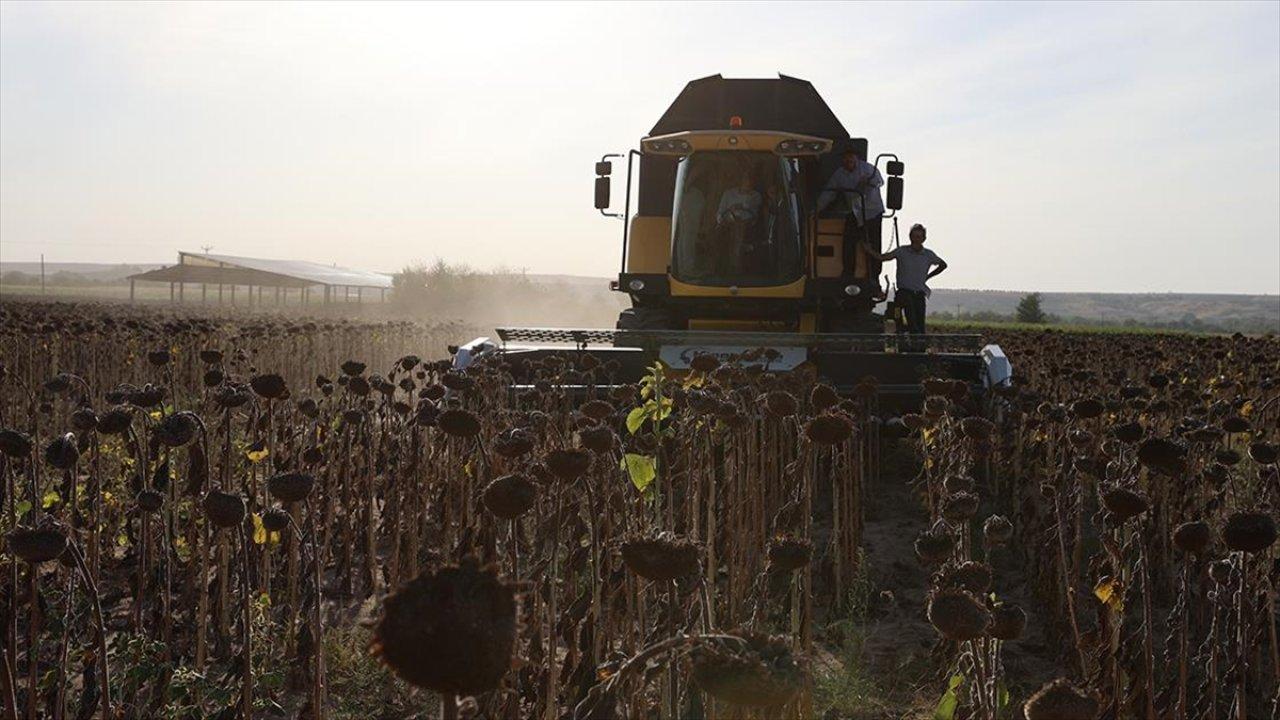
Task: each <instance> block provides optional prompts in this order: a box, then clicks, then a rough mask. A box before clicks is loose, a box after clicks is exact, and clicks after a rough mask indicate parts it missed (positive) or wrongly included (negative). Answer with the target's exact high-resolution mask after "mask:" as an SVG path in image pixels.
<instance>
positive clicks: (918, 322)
mask: <svg viewBox="0 0 1280 720" xmlns="http://www.w3.org/2000/svg"><path fill="white" fill-rule="evenodd" d="M894 302H895V303H896V304H897V306H898V307H900V308H902V314H903V315H904V316H905V317H906V319H907V332H909V333H921V334H922V333H924V309H925V297H924V293H922V292H917V291H915V290H903V289H902V288H898V293H897V295H895V296H894Z"/></svg>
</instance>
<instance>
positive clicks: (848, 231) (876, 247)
mask: <svg viewBox="0 0 1280 720" xmlns="http://www.w3.org/2000/svg"><path fill="white" fill-rule="evenodd" d="M840 159H841V164H840V167H838V168H836V170H835V172H833V173H831V179H830V180H828V181H827V185H826V187H824V188H823V189H822V192H820V193H818V208H817V209H818V212H819V213H821V212H822V211H823V210H825V209H826V208H827V207H828V206H830V205H832V203H835V201H836V200H837V199H839V200H841V201H842V202H841V203H836V204H837V205H838V206H842V208H843V209H844V211H845V212H847V213H849V217H847V218H846V219H845V226H844V261H845V263H846V264H847V265H848V272H849V273H850V274H852V273H853V268H854V257H853V249H854V247H855V246H856V245H857V244H858V243H866V244H868V245H869V246H870V249H871V250H873V251H875V252H876V253H879V252H880V218H881V217H882V216H883V215H884V200H882V199H881V197H880V188H881V187H882V186H883V185H884V178H883V177H881V175H880V171H879V170H878V169H876V166H875V165H872V164H871V163H869V162H867V161H866V160H863V159H862V158H861V157H859V156H858V153H857V151H856V150H854V149H852V148H850V149H848V150H845V151H844V154H843V155H842V156H841V158H840ZM873 270H874V272H872V273H870V274H871V276H872V277H875V276H876V275H879V274H880V268H879V267H875V268H873Z"/></svg>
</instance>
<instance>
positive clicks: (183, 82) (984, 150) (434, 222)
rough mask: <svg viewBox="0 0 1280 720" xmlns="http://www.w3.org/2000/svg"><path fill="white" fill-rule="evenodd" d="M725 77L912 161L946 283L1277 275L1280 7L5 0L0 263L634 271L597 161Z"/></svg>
mask: <svg viewBox="0 0 1280 720" xmlns="http://www.w3.org/2000/svg"><path fill="white" fill-rule="evenodd" d="M717 72H718V73H722V74H724V75H725V76H726V77H773V76H775V73H777V72H782V73H785V74H787V75H792V76H796V77H801V78H805V79H807V80H810V81H812V82H813V83H814V85H815V86H816V87H817V88H818V91H819V92H821V93H822V94H823V96H824V97H825V98H826V100H827V102H828V104H829V105H830V106H831V107H832V109H833V110H834V111H835V112H836V114H837V115H838V116H839V117H840V118H841V120H842V121H843V122H844V124H845V126H846V127H847V128H849V130H850V132H852V133H853V134H855V135H861V136H866V137H868V138H870V140H871V148H872V152H877V151H894V152H897V153H898V154H899V155H900V156H901V157H902V159H903V160H904V161H905V162H906V166H907V178H906V181H907V182H906V208H905V209H904V211H903V213H902V217H903V219H904V220H905V222H907V223H911V222H924V223H925V224H927V225H928V226H929V229H930V233H929V242H930V244H931V246H932V247H933V248H934V249H935V250H936V251H937V252H938V253H939V254H940V255H942V256H943V257H945V258H946V259H947V260H948V262H949V263H950V266H951V269H949V270H948V271H947V274H946V275H943V276H942V277H941V278H939V279H938V283H937V284H939V285H941V286H947V287H975V288H999V289H1038V290H1052V291H1070V290H1081V291H1083V290H1101V291H1118V292H1122V291H1185V292H1248V293H1280V3H1274V2H1268V3H1257V4H1232V3H1226V2H1213V3H1205V4H1200V5H1197V4H1191V3H1179V4H1169V5H1156V4H1140V5H1119V4H1113V3H1105V4H1096V5H1087V4H1082V3H1068V4H1058V5H1032V4H1027V3H1016V4H983V5H958V4H940V5H925V4H903V5H863V4H834V3H829V4H815V5H799V4H794V3H787V4H781V3H780V4H766V3H751V4H740V5H734V4H696V5H694V4H690V5H656V4H637V5H618V4H597V5H589V4H582V3H579V4H571V5H537V4H474V5H442V4H421V5H415V4H387V5H374V4H358V5H345V4H336V3H325V4H314V5H303V4H281V5H268V4H260V3H225V4H209V5H201V4H192V3H174V4H161V3H147V4H136V5H116V4H109V3H105V2H94V3H90V4H84V5H76V4H71V3H43V4H26V3H19V2H3V3H0V259H3V260H5V261H24V260H33V259H37V258H38V257H39V254H40V253H41V252H44V253H45V256H46V258H47V259H48V260H50V261H80V262H94V261H100V262H124V261H127V262H171V261H172V260H173V259H174V258H175V257H176V251H177V250H178V249H198V248H199V247H200V246H201V245H212V246H213V247H214V250H213V252H222V253H227V254H242V255H255V256H263V257H296V258H303V259H310V260H316V261H320V262H335V263H339V264H344V265H350V266H354V267H361V268H368V269H380V270H395V269H398V268H400V267H402V266H403V265H404V264H405V263H409V262H412V261H418V260H422V261H430V260H432V259H434V258H437V257H440V258H445V259H447V260H450V261H461V262H467V263H470V264H472V265H475V266H479V267H492V266H497V265H504V266H507V267H512V268H527V269H528V270H530V271H532V272H564V273H573V274H591V275H601V276H603V275H608V274H610V273H616V272H617V268H618V257H619V249H620V242H621V232H620V230H621V226H620V223H619V222H618V221H616V220H608V219H604V218H601V217H600V216H599V215H598V214H597V213H596V212H595V211H594V210H593V209H592V207H591V184H592V179H593V177H594V176H593V173H592V163H593V162H594V161H595V160H596V159H597V158H598V157H599V156H600V155H601V154H602V153H605V152H617V151H623V150H625V149H627V148H628V147H634V146H635V143H636V141H637V140H638V139H639V138H640V137H641V136H642V135H643V134H644V133H645V132H646V131H647V130H648V129H649V128H650V127H651V126H652V125H653V123H654V122H655V121H656V120H657V118H658V116H659V115H660V114H661V113H662V111H663V110H664V109H665V108H666V107H667V105H668V104H669V103H670V102H671V101H672V100H673V99H674V98H675V96H676V94H677V93H678V92H679V91H680V89H681V87H683V85H684V83H685V82H687V81H689V80H691V79H694V78H698V77H703V76H706V75H711V74H715V73H717Z"/></svg>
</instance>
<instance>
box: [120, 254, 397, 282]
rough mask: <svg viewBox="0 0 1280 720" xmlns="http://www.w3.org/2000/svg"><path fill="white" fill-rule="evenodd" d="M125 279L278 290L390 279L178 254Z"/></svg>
mask: <svg viewBox="0 0 1280 720" xmlns="http://www.w3.org/2000/svg"><path fill="white" fill-rule="evenodd" d="M221 275H225V276H226V277H227V279H225V280H222V279H220V278H219V276H221ZM129 279H130V280H153V281H161V282H225V283H228V284H232V283H238V284H254V285H259V284H261V285H282V286H302V285H329V286H336V287H340V286H344V285H345V286H348V287H367V288H390V287H391V276H390V275H385V274H383V273H376V272H368V271H366V270H352V269H350V268H343V267H337V266H333V265H323V264H321V263H314V262H308V261H306V260H271V259H267V258H250V257H241V256H238V255H214V254H210V253H195V252H186V251H182V252H179V253H178V264H177V265H171V266H169V267H165V268H160V269H159V270H152V271H150V272H145V273H139V274H137V275H131V276H130V277H129Z"/></svg>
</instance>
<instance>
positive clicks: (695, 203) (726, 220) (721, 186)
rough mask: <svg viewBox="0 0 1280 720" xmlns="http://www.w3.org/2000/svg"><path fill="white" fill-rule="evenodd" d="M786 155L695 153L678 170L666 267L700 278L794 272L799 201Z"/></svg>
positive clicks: (781, 279)
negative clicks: (784, 156)
mask: <svg viewBox="0 0 1280 720" xmlns="http://www.w3.org/2000/svg"><path fill="white" fill-rule="evenodd" d="M795 171H796V168H795V166H794V165H793V164H792V161H790V160H788V159H786V158H782V157H779V156H777V155H774V154H773V153H769V152H754V151H713V152H696V153H694V154H692V155H690V156H688V157H686V158H684V159H683V160H681V161H680V164H679V167H678V169H677V171H676V191H675V204H674V208H673V214H674V218H673V219H674V222H673V225H672V230H671V243H672V253H671V258H672V261H671V273H672V275H673V276H674V277H676V279H678V280H681V281H683V282H688V283H693V284H699V285H742V286H752V285H754V286H760V285H782V284H785V283H789V282H791V281H793V280H795V279H796V278H798V277H799V276H800V274H801V272H802V270H803V268H802V267H801V264H800V259H801V252H800V225H799V218H800V208H799V205H798V200H797V197H796V194H795V193H794V192H793V191H792V188H793V181H794V178H795Z"/></svg>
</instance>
